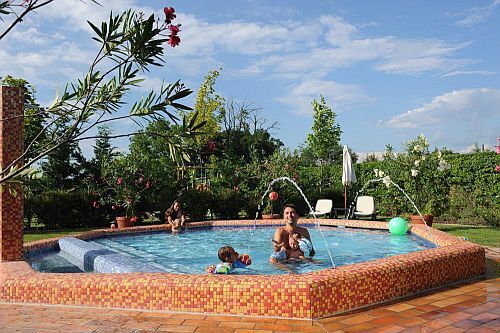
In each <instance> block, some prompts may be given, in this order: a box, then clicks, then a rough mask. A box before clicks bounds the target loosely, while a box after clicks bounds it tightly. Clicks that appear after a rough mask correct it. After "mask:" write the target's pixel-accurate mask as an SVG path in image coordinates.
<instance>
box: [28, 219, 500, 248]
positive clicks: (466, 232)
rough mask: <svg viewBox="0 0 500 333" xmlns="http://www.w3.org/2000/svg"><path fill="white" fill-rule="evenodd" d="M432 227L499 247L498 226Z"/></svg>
mask: <svg viewBox="0 0 500 333" xmlns="http://www.w3.org/2000/svg"><path fill="white" fill-rule="evenodd" d="M432 226H433V227H434V228H436V229H439V230H442V231H444V232H447V233H449V234H451V235H453V236H458V237H467V239H468V240H469V241H471V242H474V243H476V244H480V245H484V246H493V247H500V228H498V227H483V226H471V225H458V224H441V223H434V224H433V225H432ZM89 230H92V229H80V230H65V231H58V232H46V233H45V232H25V234H24V242H25V243H29V242H33V241H37V240H41V239H47V238H53V237H61V236H68V235H75V234H78V233H81V232H82V231H89Z"/></svg>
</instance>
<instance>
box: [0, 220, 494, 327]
mask: <svg viewBox="0 0 500 333" xmlns="http://www.w3.org/2000/svg"><path fill="white" fill-rule="evenodd" d="M271 221H272V220H271ZM276 222H278V221H275V222H274V223H273V222H268V221H257V224H258V225H261V226H270V225H272V224H274V228H276ZM311 222H312V221H311V220H299V224H301V225H308V224H310V223H311ZM254 224H255V221H253V220H252V221H249V220H238V221H200V222H194V223H191V224H190V226H189V228H193V229H194V228H207V227H216V228H219V227H229V226H238V227H249V226H253V225H254ZM280 224H281V223H280ZM321 224H322V226H325V229H326V228H329V227H335V226H337V227H342V226H345V227H349V228H363V229H378V230H382V231H386V232H387V229H388V226H387V223H386V222H377V221H365V220H356V221H352V220H347V221H346V220H334V219H333V220H328V219H322V220H321ZM327 226H328V227H327ZM168 230H169V228H168V227H167V226H165V225H158V226H147V227H146V226H145V227H133V228H126V229H122V230H118V229H102V230H94V231H90V232H85V233H82V234H80V235H77V236H75V237H77V238H79V239H82V240H90V239H96V238H100V237H105V236H110V235H131V234H134V233H135V234H139V233H141V234H144V233H146V232H149V233H151V232H162V231H168ZM411 234H415V235H417V236H419V237H422V238H424V239H426V240H428V241H430V242H432V243H434V244H436V245H437V246H438V247H437V248H430V249H427V250H423V251H416V252H411V253H406V254H400V255H394V256H390V257H386V258H381V259H376V260H371V261H366V262H361V263H356V264H352V265H345V266H338V267H337V268H336V269H330V268H329V269H322V270H318V271H315V272H311V273H303V274H284V275H283V274H280V275H276V274H275V275H268V274H266V275H262V274H261V275H235V274H231V275H218V274H172V273H151V272H149V273H127V274H122V273H111V274H109V273H106V274H96V273H80V274H72V273H40V272H37V271H34V270H33V268H32V267H31V266H30V265H29V264H28V263H27V262H25V261H19V262H13V263H5V264H3V266H2V267H3V271H2V272H0V273H1V274H0V301H2V302H25V303H44V304H64V305H77V306H96V307H105V308H126V309H145V310H160V311H183V312H184V311H186V312H194V313H212V314H222V315H228V314H236V315H252V316H255V315H257V316H273V317H293V318H322V317H325V316H330V315H332V314H335V313H341V312H344V311H349V310H353V309H357V308H360V307H363V306H368V305H373V304H377V303H380V302H385V301H389V300H394V299H397V298H399V297H404V296H408V295H413V294H415V293H419V292H422V291H427V290H431V289H433V288H436V287H439V286H444V285H448V284H451V283H455V282H459V281H466V280H468V279H471V278H475V277H477V276H479V275H481V274H483V273H484V271H485V252H484V249H483V248H482V247H481V246H479V245H476V244H473V243H470V242H468V241H465V240H463V239H459V238H457V237H453V236H451V235H448V234H446V233H444V232H442V231H439V230H436V229H432V228H427V227H425V226H423V225H414V226H412V228H411ZM313 241H314V243H315V245H316V246H319V245H320V242H321V240H318V239H313ZM57 244H58V239H55V238H54V239H47V240H43V241H37V242H32V243H29V244H26V245H25V247H24V251H25V253H26V254H32V253H41V252H43V251H46V250H47V249H56V248H57V247H58V245H57Z"/></svg>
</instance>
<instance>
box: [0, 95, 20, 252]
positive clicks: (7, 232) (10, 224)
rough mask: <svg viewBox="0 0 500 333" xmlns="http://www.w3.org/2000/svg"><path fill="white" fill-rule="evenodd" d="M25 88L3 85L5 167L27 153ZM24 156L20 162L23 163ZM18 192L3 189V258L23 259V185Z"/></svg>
mask: <svg viewBox="0 0 500 333" xmlns="http://www.w3.org/2000/svg"><path fill="white" fill-rule="evenodd" d="M23 108H24V90H23V89H21V88H14V87H3V86H0V119H2V121H0V167H1V168H2V169H5V168H6V167H7V166H9V165H10V164H11V163H13V162H15V161H16V160H17V159H18V158H19V157H20V156H21V155H22V153H23V151H24V148H23V142H24V141H23V127H24V125H23V121H24V119H23V118H22V117H20V116H22V114H23ZM22 161H23V159H20V161H19V162H17V163H16V165H17V166H22ZM16 190H17V191H18V196H17V197H14V196H13V195H12V194H11V193H10V192H9V191H6V190H3V191H0V262H3V261H15V260H22V259H23V216H24V215H23V206H24V195H23V192H22V189H21V188H17V189H16Z"/></svg>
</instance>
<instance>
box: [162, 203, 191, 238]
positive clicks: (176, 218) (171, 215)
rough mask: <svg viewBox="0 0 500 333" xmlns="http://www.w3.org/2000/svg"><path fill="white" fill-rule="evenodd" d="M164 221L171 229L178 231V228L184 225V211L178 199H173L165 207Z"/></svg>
mask: <svg viewBox="0 0 500 333" xmlns="http://www.w3.org/2000/svg"><path fill="white" fill-rule="evenodd" d="M165 221H166V223H167V224H170V225H171V226H172V231H178V230H179V228H183V227H185V226H186V213H185V212H184V210H183V209H182V203H181V202H180V201H179V200H174V202H172V205H171V206H170V207H169V208H168V209H167V211H166V212H165Z"/></svg>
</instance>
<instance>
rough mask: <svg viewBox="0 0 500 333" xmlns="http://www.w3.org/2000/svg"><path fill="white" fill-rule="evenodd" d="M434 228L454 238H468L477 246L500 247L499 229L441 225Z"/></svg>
mask: <svg viewBox="0 0 500 333" xmlns="http://www.w3.org/2000/svg"><path fill="white" fill-rule="evenodd" d="M432 227H433V228H436V229H439V230H442V231H444V232H447V233H449V234H451V235H453V236H458V237H467V239H468V240H469V241H471V242H474V243H476V244H480V245H485V246H493V247H500V228H498V227H483V226H472V225H458V224H441V223H433V224H432Z"/></svg>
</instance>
